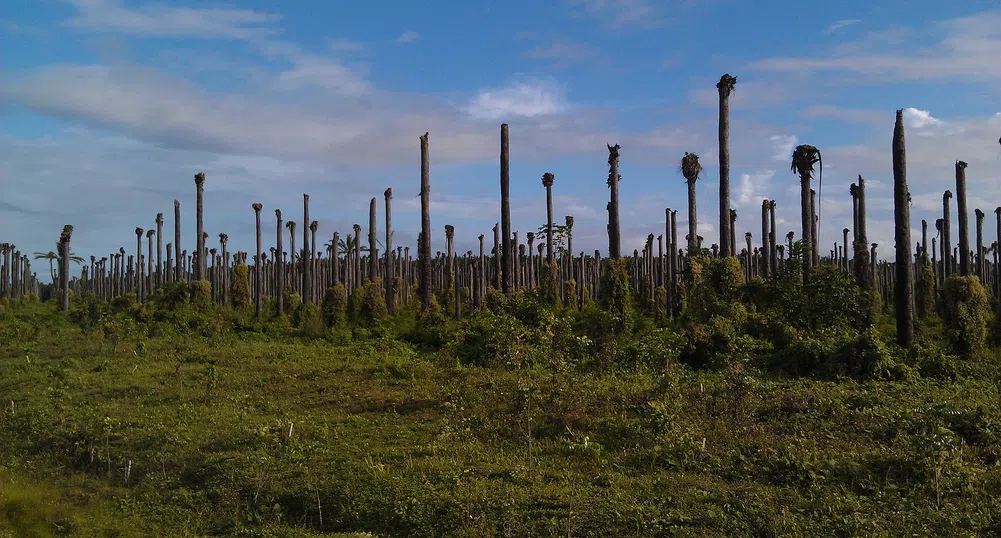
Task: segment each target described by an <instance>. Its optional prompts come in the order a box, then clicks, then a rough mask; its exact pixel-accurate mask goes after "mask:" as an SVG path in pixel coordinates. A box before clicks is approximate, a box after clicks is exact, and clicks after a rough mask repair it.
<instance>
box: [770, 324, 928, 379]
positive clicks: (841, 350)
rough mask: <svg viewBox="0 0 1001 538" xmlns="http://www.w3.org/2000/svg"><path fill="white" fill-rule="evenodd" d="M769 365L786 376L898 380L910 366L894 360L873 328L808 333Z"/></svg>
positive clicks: (775, 357) (775, 356)
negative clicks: (859, 331) (857, 331)
mask: <svg viewBox="0 0 1001 538" xmlns="http://www.w3.org/2000/svg"><path fill="white" fill-rule="evenodd" d="M770 366H771V368H772V369H774V370H777V371H780V372H784V373H787V374H790V375H801V376H806V375H817V376H820V377H824V378H828V379H835V378H838V377H844V376H848V377H853V378H857V379H901V378H906V377H909V376H910V375H911V371H910V369H909V368H908V367H907V366H905V365H903V364H900V363H898V362H897V361H896V360H895V359H894V357H893V355H892V354H891V352H890V349H889V348H888V347H887V345H886V343H885V342H884V341H883V339H882V338H881V337H880V336H879V333H878V332H877V331H876V330H875V329H872V328H870V329H866V330H864V331H862V332H861V333H855V332H853V331H847V330H843V329H841V330H839V329H824V330H822V331H816V332H812V333H810V334H809V335H807V336H804V337H802V338H800V339H798V340H796V341H794V342H793V343H792V344H790V345H789V346H787V347H785V348H783V349H780V350H779V351H778V352H776V353H774V354H773V355H772V357H771V365H770Z"/></svg>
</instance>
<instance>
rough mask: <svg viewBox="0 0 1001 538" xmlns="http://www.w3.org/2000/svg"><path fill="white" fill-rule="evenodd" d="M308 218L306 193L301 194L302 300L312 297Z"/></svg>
mask: <svg viewBox="0 0 1001 538" xmlns="http://www.w3.org/2000/svg"><path fill="white" fill-rule="evenodd" d="M311 222H312V221H310V220H309V195H308V194H306V193H303V194H302V253H303V256H302V258H303V260H302V284H301V286H300V287H301V289H302V301H303V302H311V301H312V299H313V294H312V280H311V274H312V269H313V258H312V256H311V255H310V252H312V251H311V250H310V248H309V233H310V226H309V225H310V223H311Z"/></svg>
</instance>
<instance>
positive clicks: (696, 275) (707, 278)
mask: <svg viewBox="0 0 1001 538" xmlns="http://www.w3.org/2000/svg"><path fill="white" fill-rule="evenodd" d="M691 274H692V276H691V278H692V285H691V293H690V295H689V298H688V307H689V312H690V314H691V316H692V317H693V318H694V319H695V320H699V321H710V320H711V318H713V317H714V316H716V315H718V314H719V313H720V312H721V311H723V310H725V309H726V308H727V307H728V305H731V304H733V303H735V302H737V301H739V300H740V292H741V287H742V286H743V284H744V270H743V269H741V267H740V262H739V261H738V260H737V258H732V257H727V258H715V259H709V258H704V257H696V258H693V259H692V261H691Z"/></svg>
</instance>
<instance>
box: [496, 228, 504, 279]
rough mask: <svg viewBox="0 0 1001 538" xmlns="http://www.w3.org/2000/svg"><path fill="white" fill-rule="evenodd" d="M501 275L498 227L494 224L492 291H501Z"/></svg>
mask: <svg viewBox="0 0 1001 538" xmlns="http://www.w3.org/2000/svg"><path fill="white" fill-rule="evenodd" d="M502 274H503V269H502V262H501V240H500V227H499V225H498V224H497V223H494V289H497V290H499V289H501V280H503V276H502Z"/></svg>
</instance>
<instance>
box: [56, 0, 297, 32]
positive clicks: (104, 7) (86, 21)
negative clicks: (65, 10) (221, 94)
mask: <svg viewBox="0 0 1001 538" xmlns="http://www.w3.org/2000/svg"><path fill="white" fill-rule="evenodd" d="M70 3H71V4H73V5H74V6H75V7H76V8H77V10H78V11H77V13H76V15H75V16H73V17H72V18H70V19H69V20H68V21H67V22H66V24H67V25H69V26H71V27H73V28H78V29H81V30H88V31H99V32H112V33H121V34H128V35H134V36H139V37H190V38H200V39H252V38H258V37H268V36H273V35H275V34H276V33H278V31H279V30H278V29H277V28H276V27H275V26H274V25H275V24H276V23H277V22H279V21H280V20H281V17H280V16H278V15H275V14H272V13H264V12H260V11H253V10H248V9H221V8H190V7H174V6H167V5H163V4H144V5H139V6H126V5H125V4H124V3H123V2H120V1H117V0H70Z"/></svg>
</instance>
